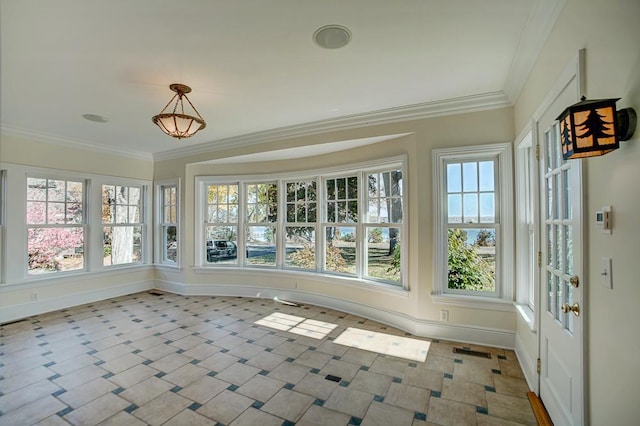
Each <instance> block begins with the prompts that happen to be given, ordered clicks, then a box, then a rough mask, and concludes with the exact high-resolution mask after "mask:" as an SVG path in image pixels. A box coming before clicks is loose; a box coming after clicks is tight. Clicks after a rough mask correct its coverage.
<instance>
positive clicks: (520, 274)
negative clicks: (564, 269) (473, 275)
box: [514, 125, 540, 331]
mask: <svg viewBox="0 0 640 426" xmlns="http://www.w3.org/2000/svg"><path fill="white" fill-rule="evenodd" d="M536 141H537V137H536V134H535V127H534V126H532V125H530V126H527V127H526V128H525V129H523V131H522V132H521V134H520V136H519V137H518V139H517V140H516V144H515V154H516V155H515V165H514V166H515V172H516V212H515V213H516V225H515V226H516V243H517V244H516V252H515V253H516V259H515V265H516V301H515V305H516V309H517V311H518V313H519V314H520V316H521V317H522V319H523V320H524V321H525V323H526V324H527V325H528V326H529V328H530V329H531V330H532V331H535V329H536V321H535V306H537V303H538V301H537V296H538V295H537V291H536V289H537V282H538V279H539V269H538V268H537V266H536V265H537V257H538V253H539V251H540V240H539V235H538V232H537V223H538V214H539V213H538V212H539V207H538V206H539V199H538V191H539V183H538V161H537V159H536V155H537V154H536V149H537V142H536ZM527 150H529V152H527ZM527 154H528V155H527ZM527 184H529V185H527ZM527 186H528V187H527ZM531 226H533V229H530V228H531ZM531 232H533V233H534V236H533V239H534V247H533V249H532V248H531V247H530V245H529V243H530V233H531ZM532 261H533V265H534V266H533V270H532V269H531V262H532Z"/></svg>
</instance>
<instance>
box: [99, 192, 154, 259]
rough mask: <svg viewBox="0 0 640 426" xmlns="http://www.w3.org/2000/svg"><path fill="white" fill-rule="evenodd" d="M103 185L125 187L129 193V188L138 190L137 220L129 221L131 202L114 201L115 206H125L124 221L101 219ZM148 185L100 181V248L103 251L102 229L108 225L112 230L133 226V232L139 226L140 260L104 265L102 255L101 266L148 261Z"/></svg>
mask: <svg viewBox="0 0 640 426" xmlns="http://www.w3.org/2000/svg"><path fill="white" fill-rule="evenodd" d="M105 186H114V187H116V188H117V187H126V188H127V194H129V193H130V191H131V188H136V189H139V190H140V197H139V201H138V204H139V206H140V207H139V209H140V211H139V212H138V217H139V221H138V222H131V221H130V220H131V219H130V214H129V208H130V206H131V205H132V204H118V203H116V204H115V205H116V207H117V206H118V205H120V206H123V205H124V206H127V220H126V222H117V221H116V220H115V219H114V221H113V222H104V220H103V219H102V209H103V208H104V201H103V200H102V193H103V190H104V187H105ZM148 189H149V188H148V186H147V185H143V184H140V183H137V182H136V183H134V182H131V183H120V182H118V183H111V182H102V183H101V184H100V185H99V191H100V198H101V202H100V212H101V218H100V219H101V226H102V235H103V237H102V240H103V241H102V250H103V252H104V229H105V228H107V227H110V228H111V230H112V231H113V229H115V228H134V232H135V228H136V227H140V260H139V261H134V262H126V263H117V264H109V265H104V257H103V259H102V260H103V267H104V268H106V269H111V268H117V267H123V266H136V265H143V264H145V263H148V261H147V259H148V258H149V254H148V252H149V251H152V250H149V245H148V241H147V240H148V237H147V234H148V228H147V226H148V225H147V222H148V220H147V216H148V214H147V199H148V197H149V196H148ZM128 197H129V195H127V198H128ZM127 202H129V200H127Z"/></svg>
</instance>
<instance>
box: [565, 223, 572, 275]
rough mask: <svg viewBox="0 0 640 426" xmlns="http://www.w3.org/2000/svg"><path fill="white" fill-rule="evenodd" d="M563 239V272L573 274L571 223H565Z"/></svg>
mask: <svg viewBox="0 0 640 426" xmlns="http://www.w3.org/2000/svg"><path fill="white" fill-rule="evenodd" d="M564 232H565V236H564V240H565V247H566V248H565V253H564V254H565V259H566V260H565V263H564V268H565V273H566V274H568V275H573V229H572V227H571V225H565V227H564Z"/></svg>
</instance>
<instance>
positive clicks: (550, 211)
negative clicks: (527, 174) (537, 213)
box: [545, 177, 553, 219]
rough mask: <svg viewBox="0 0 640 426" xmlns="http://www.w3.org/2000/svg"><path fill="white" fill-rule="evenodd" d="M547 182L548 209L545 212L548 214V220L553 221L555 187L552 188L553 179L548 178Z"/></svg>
mask: <svg viewBox="0 0 640 426" xmlns="http://www.w3.org/2000/svg"><path fill="white" fill-rule="evenodd" d="M545 182H546V187H547V198H546V202H547V208H546V209H545V212H546V214H547V219H551V218H553V187H552V186H551V185H552V182H553V181H552V179H551V177H548V178H546V179H545Z"/></svg>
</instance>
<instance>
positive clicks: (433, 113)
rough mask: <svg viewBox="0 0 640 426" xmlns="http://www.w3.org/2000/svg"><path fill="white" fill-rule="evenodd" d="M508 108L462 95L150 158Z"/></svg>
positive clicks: (503, 101)
mask: <svg viewBox="0 0 640 426" xmlns="http://www.w3.org/2000/svg"><path fill="white" fill-rule="evenodd" d="M510 106H512V104H511V103H510V102H509V100H508V98H507V96H506V95H505V93H504V92H502V91H500V92H491V93H485V94H481V95H471V96H464V97H460V98H453V99H447V100H443V101H434V102H426V103H420V104H413V105H406V106H401V107H395V108H387V109H381V110H377V111H370V112H366V113H361V114H352V115H346V116H342V117H337V118H330V119H327V120H320V121H312V122H309V123H303V124H297V125H293V126H286V127H280V128H277V129H271V130H265V131H261V132H255V133H249V134H245V135H239V136H233V137H230V138H224V139H218V140H215V141H211V142H207V143H202V144H198V145H192V146H189V147H185V146H182V147H180V148H176V149H171V150H168V151H162V152H159V153H156V154H154V155H153V159H154V160H156V161H161V160H171V159H176V158H183V157H188V156H193V155H200V154H205V153H210V152H213V151H219V150H222V149H229V148H237V147H241V146H251V145H257V144H261V143H264V142H270V141H274V140H282V139H290V138H293V137H301V136H310V135H315V134H318V133H324V132H330V131H338V130H348V129H353V128H357V127H363V126H371V125H380V124H386V123H393V122H400V121H409V120H421V119H425V118H434V117H441V116H446V115H454V114H461V113H469V112H476V111H484V110H490V109H499V108H506V107H510Z"/></svg>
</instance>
